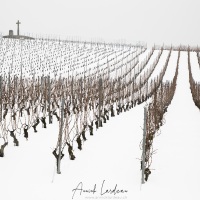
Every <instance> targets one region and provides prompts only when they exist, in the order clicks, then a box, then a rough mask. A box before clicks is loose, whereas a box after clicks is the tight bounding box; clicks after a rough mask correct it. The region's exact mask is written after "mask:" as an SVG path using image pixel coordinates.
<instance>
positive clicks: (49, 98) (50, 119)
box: [48, 76, 53, 124]
mask: <svg viewBox="0 0 200 200" xmlns="http://www.w3.org/2000/svg"><path fill="white" fill-rule="evenodd" d="M48 104H49V124H52V119H53V118H52V117H51V109H50V107H51V82H50V76H48Z"/></svg>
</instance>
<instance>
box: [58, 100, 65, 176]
mask: <svg viewBox="0 0 200 200" xmlns="http://www.w3.org/2000/svg"><path fill="white" fill-rule="evenodd" d="M63 111H64V98H62V99H61V120H60V130H59V152H58V168H57V173H58V174H61V171H60V161H61V149H62V134H63V131H62V130H63V114H64V112H63Z"/></svg>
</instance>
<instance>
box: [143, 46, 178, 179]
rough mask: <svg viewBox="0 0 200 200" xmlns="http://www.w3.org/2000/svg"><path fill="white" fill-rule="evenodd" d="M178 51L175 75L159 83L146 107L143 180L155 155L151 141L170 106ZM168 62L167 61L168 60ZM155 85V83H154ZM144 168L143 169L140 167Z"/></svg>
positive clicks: (173, 91)
mask: <svg viewBox="0 0 200 200" xmlns="http://www.w3.org/2000/svg"><path fill="white" fill-rule="evenodd" d="M179 58H180V50H179V53H178V59H177V65H176V71H175V75H174V78H173V80H172V81H167V82H165V83H163V82H162V81H161V83H160V85H159V87H158V88H157V89H156V90H155V91H154V94H153V98H152V101H151V102H150V103H149V105H148V107H147V114H146V130H145V131H146V134H145V138H144V139H145V143H144V144H145V146H144V149H143V150H144V151H145V152H144V155H145V156H144V158H143V159H144V160H142V161H141V169H142V168H143V170H144V174H145V180H146V181H147V180H148V177H149V175H150V174H151V170H150V167H151V163H152V155H153V154H154V153H155V151H154V149H153V140H154V138H155V136H156V133H157V132H158V130H159V129H160V127H161V126H162V125H163V123H164V114H165V113H166V112H167V108H168V106H169V105H170V103H171V101H172V99H173V96H174V93H175V90H176V82H177V77H178V66H179ZM168 62H169V60H168ZM154 84H156V82H154ZM142 166H144V167H142Z"/></svg>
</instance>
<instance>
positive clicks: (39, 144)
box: [0, 39, 200, 200]
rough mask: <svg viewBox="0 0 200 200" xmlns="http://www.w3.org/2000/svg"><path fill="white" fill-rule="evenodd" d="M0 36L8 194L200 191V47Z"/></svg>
mask: <svg viewBox="0 0 200 200" xmlns="http://www.w3.org/2000/svg"><path fill="white" fill-rule="evenodd" d="M0 44H1V45H0V157H1V159H0V179H1V180H0V188H1V193H2V196H3V198H2V199H4V200H7V199H8V200H11V199H36V200H38V199H41V200H42V199H51V200H54V199H60V200H63V199H72V198H73V199H78V200H79V199H105V198H108V199H109V198H110V199H183V198H182V197H184V198H186V197H187V198H186V199H193V200H194V199H199V198H200V194H199V192H198V190H197V185H198V179H199V178H200V172H199V167H200V162H199V158H198V152H200V145H199V139H200V136H199V133H200V132H199V131H200V126H199V120H200V114H199V109H200V83H199V78H200V75H199V72H200V53H199V49H198V47H197V48H196V47H189V46H179V47H173V46H169V47H167V46H161V47H157V46H153V47H152V48H147V47H146V46H142V45H127V44H126V45H125V44H106V43H89V42H88V43H86V42H73V41H63V40H49V39H48V40H47V39H35V40H17V39H1V41H0ZM157 136H159V137H157ZM60 173H61V175H57V174H60ZM20 180H21V181H20ZM18 182H20V184H18ZM79 183H81V184H79ZM141 183H145V184H143V185H142V190H140V187H141ZM187 184H193V187H192V188H190V190H187ZM77 185H78V186H77ZM94 185H95V186H94ZM177 185H178V186H177ZM180 185H181V187H180ZM81 186H82V190H80V188H81ZM77 187H79V190H77V191H76V190H75V188H77ZM11 188H12V189H11ZM166 188H169V190H170V192H169V191H167V189H166ZM11 190H12V191H13V192H10V191H11ZM164 193H165V194H164ZM163 194H164V195H163ZM171 194H173V195H172V196H170V195H171ZM0 195H1V194H0Z"/></svg>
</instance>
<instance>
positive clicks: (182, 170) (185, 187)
mask: <svg viewBox="0 0 200 200" xmlns="http://www.w3.org/2000/svg"><path fill="white" fill-rule="evenodd" d="M168 52H169V51H166V52H165V54H163V56H164V57H165V58H166V57H167V55H168ZM177 55H178V53H177V52H172V55H171V57H170V61H169V65H168V69H167V71H166V74H165V76H164V81H166V80H172V78H173V74H174V72H175V67H176V61H177ZM191 59H192V57H191ZM192 63H193V62H191V65H192ZM195 63H197V61H195ZM163 65H164V60H162V61H161V63H160V64H159V65H158V66H159V68H162V67H163ZM187 65H188V62H187V52H181V57H180V63H179V74H178V80H177V88H176V91H175V95H174V98H173V100H172V102H171V105H170V106H169V108H168V111H167V113H166V114H165V124H164V125H163V126H162V127H161V134H160V135H159V136H158V137H155V139H154V143H153V146H154V149H157V153H156V154H154V155H153V162H152V165H151V167H152V174H151V175H150V176H149V180H148V182H146V183H145V184H143V185H141V171H140V158H141V154H142V151H141V150H140V148H139V145H140V142H141V140H142V135H143V130H142V128H143V119H144V116H143V113H144V111H143V109H144V106H145V104H146V103H143V104H141V105H137V106H136V107H134V108H133V109H131V110H130V111H127V112H123V113H121V114H120V115H116V116H115V117H114V118H110V120H109V121H108V122H107V123H106V124H104V126H103V127H102V128H99V129H98V130H97V131H94V135H93V136H90V135H89V133H88V132H87V133H86V137H87V141H86V142H84V144H83V150H82V151H79V150H78V149H77V148H75V151H74V154H75V156H76V159H75V160H74V161H72V160H70V159H69V156H68V152H67V150H66V149H65V151H64V154H65V156H64V158H63V159H62V160H61V174H57V173H56V160H55V157H54V156H53V154H52V151H53V150H54V148H55V145H56V143H57V137H58V132H59V130H58V122H57V120H56V118H54V119H53V124H50V125H49V124H47V129H44V128H42V125H41V123H40V124H39V126H38V132H37V133H34V132H33V130H31V131H30V134H29V139H28V141H27V140H26V139H25V138H23V137H22V136H20V138H19V142H20V146H19V147H16V146H13V143H12V140H11V139H10V140H11V141H10V140H9V145H8V146H7V147H6V148H5V157H4V158H0V199H1V200H18V199H19V200H70V199H75V200H86V199H127V200H179V199H181V200H188V199H191V200H199V199H200V191H199V180H200V170H199V169H200V157H199V152H200V123H199V121H200V113H199V110H198V108H197V107H196V106H195V105H194V103H193V99H192V95H191V92H190V88H189V73H188V66H187ZM192 67H193V66H192ZM169 68H171V69H169ZM196 71H197V70H196ZM155 73H156V74H157V71H155ZM155 76H156V75H155ZM76 188H78V189H81V188H82V189H83V190H82V192H81V190H74V189H76ZM114 189H118V190H119V191H120V193H118V194H114V193H112V194H110V193H109V192H107V193H106V190H108V191H110V190H114ZM93 190H95V191H93Z"/></svg>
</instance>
